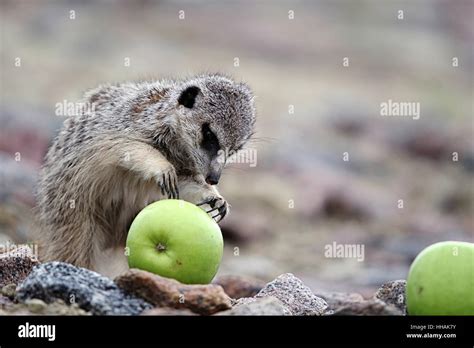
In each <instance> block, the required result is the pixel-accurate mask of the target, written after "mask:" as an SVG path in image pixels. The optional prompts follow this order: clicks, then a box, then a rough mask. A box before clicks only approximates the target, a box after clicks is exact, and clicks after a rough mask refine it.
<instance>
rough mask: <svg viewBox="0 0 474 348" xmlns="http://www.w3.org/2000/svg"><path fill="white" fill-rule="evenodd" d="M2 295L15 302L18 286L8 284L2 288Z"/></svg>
mask: <svg viewBox="0 0 474 348" xmlns="http://www.w3.org/2000/svg"><path fill="white" fill-rule="evenodd" d="M1 293H2V295H3V296H5V297H8V298H9V299H10V300H13V299H14V298H15V295H16V284H13V283H12V284H8V285H5V286H4V287H3V288H2V291H1Z"/></svg>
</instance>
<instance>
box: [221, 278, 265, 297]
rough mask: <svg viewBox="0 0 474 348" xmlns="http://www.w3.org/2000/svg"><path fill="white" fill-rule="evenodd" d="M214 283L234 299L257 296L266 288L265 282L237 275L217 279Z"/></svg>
mask: <svg viewBox="0 0 474 348" xmlns="http://www.w3.org/2000/svg"><path fill="white" fill-rule="evenodd" d="M213 283H214V284H217V285H220V286H222V288H223V289H224V291H225V293H226V294H227V295H229V296H230V297H231V298H234V299H239V298H242V297H252V296H255V295H256V294H257V293H258V292H259V291H260V290H262V289H263V287H264V286H265V282H264V281H263V280H259V279H256V278H253V277H244V276H236V275H224V276H220V277H217V278H216V279H215V280H214V282H213Z"/></svg>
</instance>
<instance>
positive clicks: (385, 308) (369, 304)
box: [333, 299, 403, 315]
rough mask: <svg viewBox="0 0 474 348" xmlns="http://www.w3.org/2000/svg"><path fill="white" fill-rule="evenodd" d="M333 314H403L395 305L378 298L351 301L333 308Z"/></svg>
mask: <svg viewBox="0 0 474 348" xmlns="http://www.w3.org/2000/svg"><path fill="white" fill-rule="evenodd" d="M333 315H403V313H402V312H401V311H400V310H399V309H398V308H396V307H395V306H392V305H388V304H386V303H385V302H383V301H380V300H378V299H370V300H365V301H362V302H352V303H349V304H348V305H346V306H343V307H340V308H339V309H337V310H335V311H334V313H333Z"/></svg>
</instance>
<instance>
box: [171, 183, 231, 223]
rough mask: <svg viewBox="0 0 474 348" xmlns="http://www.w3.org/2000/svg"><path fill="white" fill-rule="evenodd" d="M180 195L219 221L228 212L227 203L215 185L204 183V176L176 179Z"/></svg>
mask: <svg viewBox="0 0 474 348" xmlns="http://www.w3.org/2000/svg"><path fill="white" fill-rule="evenodd" d="M178 186H179V192H180V197H181V198H182V199H184V200H185V201H188V202H191V203H194V204H196V205H198V206H201V207H203V208H207V207H209V208H207V210H206V209H204V210H205V211H206V213H210V214H211V217H212V218H213V219H217V220H216V222H220V221H221V220H222V219H223V218H224V217H225V216H226V215H227V214H228V213H229V210H230V209H229V204H228V203H227V201H226V200H225V199H224V197H222V196H221V194H220V193H219V191H218V190H217V187H216V186H213V185H209V184H207V183H206V181H205V179H204V177H202V176H197V177H194V178H184V179H180V180H179V181H178Z"/></svg>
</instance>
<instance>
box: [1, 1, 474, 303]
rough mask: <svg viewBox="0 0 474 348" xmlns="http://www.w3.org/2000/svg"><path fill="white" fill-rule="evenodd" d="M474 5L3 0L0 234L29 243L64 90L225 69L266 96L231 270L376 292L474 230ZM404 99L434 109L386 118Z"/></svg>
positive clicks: (239, 203)
mask: <svg viewBox="0 0 474 348" xmlns="http://www.w3.org/2000/svg"><path fill="white" fill-rule="evenodd" d="M473 4H474V2H473V1H462V0H461V1H448V0H446V1H420V0H416V1H413V0H412V1H384V2H381V1H376V0H371V1H351V0H344V1H340V0H339V1H199V2H198V1H151V0H150V1H144V0H142V1H52V0H50V1H47V0H46V1H33V0H29V1H19V0H15V1H13V0H12V1H6V0H1V18H0V19H1V66H0V71H1V85H0V88H1V89H0V97H1V115H0V124H1V131H0V243H1V242H5V241H7V240H11V241H13V242H17V243H20V242H25V241H30V240H31V231H32V230H33V229H34V222H33V219H32V212H31V209H32V207H33V206H34V187H35V180H36V176H37V172H38V170H39V167H40V165H41V162H42V158H43V156H44V154H45V152H46V150H47V147H48V144H49V142H50V141H51V139H52V137H53V136H54V135H55V134H56V132H57V130H58V129H59V127H60V125H61V123H62V122H63V120H64V119H63V118H62V117H58V116H56V115H55V109H56V104H57V103H62V102H63V100H67V101H72V102H74V101H76V100H78V99H79V98H80V97H81V95H82V93H83V92H84V91H85V90H87V89H88V88H92V87H95V86H96V85H98V84H100V83H104V82H120V81H125V80H140V79H159V78H163V77H168V76H178V77H179V76H187V75H190V74H194V73H199V72H203V71H219V72H224V73H228V74H230V75H232V76H233V77H235V79H237V80H243V81H246V82H247V83H248V84H249V85H250V86H251V87H252V88H253V89H254V91H255V94H256V95H257V99H256V101H257V109H258V122H257V129H256V137H255V139H254V140H253V141H252V143H251V144H249V147H250V148H252V149H256V151H257V155H258V157H257V165H256V166H255V167H250V166H249V165H248V164H236V165H232V166H230V167H229V168H228V169H226V171H225V173H224V176H223V179H222V180H221V184H220V191H221V193H222V194H223V195H224V197H226V199H227V200H228V201H229V203H230V204H231V206H232V210H231V214H230V216H229V217H228V218H226V219H225V221H224V222H223V224H222V229H223V233H224V236H225V243H226V252H225V256H224V259H223V262H222V266H221V269H220V271H219V273H220V274H241V275H249V276H254V277H258V278H261V279H263V280H271V279H273V278H274V277H276V276H278V275H279V274H281V273H285V272H292V273H294V274H295V275H297V276H298V277H300V278H301V279H303V281H304V282H305V283H306V284H307V285H309V286H310V287H311V288H312V289H313V290H315V291H317V290H322V291H358V292H360V293H362V294H363V295H367V296H368V295H370V294H371V293H372V292H373V291H374V290H375V289H377V288H378V286H379V285H380V284H382V283H383V282H385V281H387V280H394V279H406V276H407V272H408V268H409V265H410V263H411V261H412V260H413V258H414V257H415V256H416V255H417V253H418V252H420V251H421V250H422V249H423V248H424V247H426V246H428V245H429V244H431V243H434V242H436V241H442V240H463V241H470V242H472V241H473V239H474V238H473V233H474V220H473V216H474V214H473V197H474V185H473V172H474V147H473V130H474V124H473V101H472V96H473V69H472V68H473V50H472V49H473V45H472V43H473V37H474V27H473V24H472V18H473V14H474V13H473V12H474V10H473V8H474V7H473ZM399 11H403V13H401V12H399ZM401 16H403V18H400V17H401ZM344 58H348V63H349V64H348V65H347V64H344V62H346V63H347V60H346V61H344ZM127 62H128V63H129V64H127ZM389 99H390V100H392V101H403V102H417V103H420V106H421V112H420V118H419V119H413V117H396V116H394V117H384V116H381V112H380V109H381V108H380V105H381V103H383V102H387V101H388V100H389ZM453 154H454V155H453ZM456 154H457V157H456ZM400 200H402V201H400ZM401 202H402V205H403V207H401V204H400V203H401ZM333 243H337V244H358V245H363V246H364V252H365V253H364V259H363V261H358V260H357V259H355V258H350V257H345V258H328V257H325V246H327V245H332V244H333Z"/></svg>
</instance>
